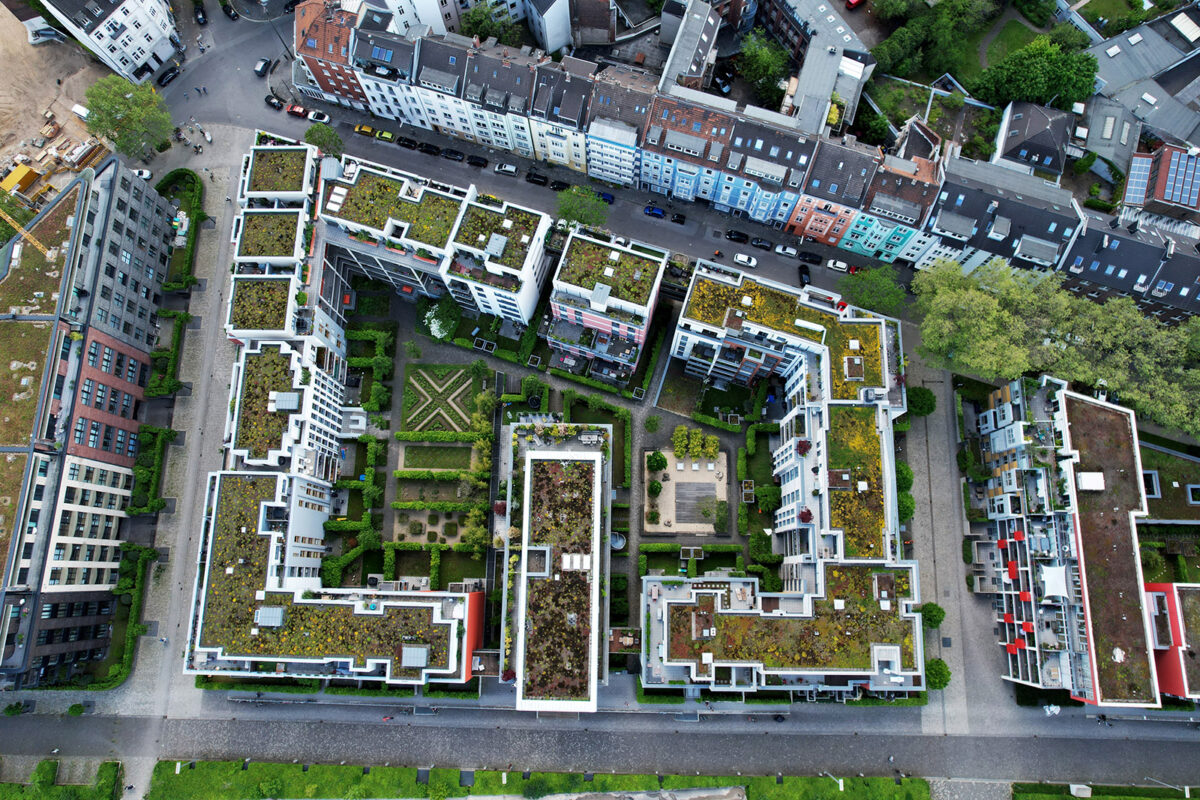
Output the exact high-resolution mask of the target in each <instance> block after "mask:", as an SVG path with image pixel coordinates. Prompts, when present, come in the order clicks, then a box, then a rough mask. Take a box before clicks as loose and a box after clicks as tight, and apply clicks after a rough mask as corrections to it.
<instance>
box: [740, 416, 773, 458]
mask: <svg viewBox="0 0 1200 800" xmlns="http://www.w3.org/2000/svg"><path fill="white" fill-rule="evenodd" d="M760 432H761V433H779V423H777V422H757V423H755V424H753V425H751V426H750V427H748V428H746V455H748V456H750V457H751V458H753V457H754V454H755V453H756V452H757V451H758V434H759V433H760Z"/></svg>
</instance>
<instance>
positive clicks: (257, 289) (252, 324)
mask: <svg viewBox="0 0 1200 800" xmlns="http://www.w3.org/2000/svg"><path fill="white" fill-rule="evenodd" d="M290 290H291V281H290V280H279V279H275V280H265V279H264V280H259V279H249V280H247V279H242V278H238V279H235V280H234V282H233V299H232V300H231V301H230V303H231V304H230V309H229V323H230V324H231V325H232V326H233V327H234V328H235V329H237V330H243V331H246V330H254V331H278V330H282V329H283V327H284V326H285V325H286V324H287V307H288V292H289V291H290Z"/></svg>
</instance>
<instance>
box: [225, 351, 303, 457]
mask: <svg viewBox="0 0 1200 800" xmlns="http://www.w3.org/2000/svg"><path fill="white" fill-rule="evenodd" d="M243 363H244V365H245V366H244V368H243V371H242V385H241V388H240V395H239V396H240V398H241V399H240V404H239V406H238V424H237V444H235V445H234V447H236V448H239V449H245V450H248V451H249V452H250V457H251V458H266V456H267V453H268V452H270V451H271V450H273V449H279V447H280V446H281V444H282V442H283V432H284V430H286V429H287V424H288V417H289V416H290V414H289V412H287V411H274V412H272V411H268V410H267V408H268V405H269V402H270V395H271V392H290V391H293V390H294V380H293V378H294V376H293V374H292V368H291V358H290V357H289V356H287V355H284V353H283V352H282V351H281V350H280V348H278V347H264V348H263V349H262V352H261V353H247V354H246V356H245V358H244V360H243Z"/></svg>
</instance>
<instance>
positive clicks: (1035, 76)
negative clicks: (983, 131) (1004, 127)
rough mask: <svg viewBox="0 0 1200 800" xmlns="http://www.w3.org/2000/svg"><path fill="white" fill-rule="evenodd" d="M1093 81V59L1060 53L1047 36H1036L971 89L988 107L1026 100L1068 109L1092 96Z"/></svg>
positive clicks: (991, 67)
mask: <svg viewBox="0 0 1200 800" xmlns="http://www.w3.org/2000/svg"><path fill="white" fill-rule="evenodd" d="M1095 81H1096V57H1095V56H1093V55H1091V54H1090V53H1082V52H1070V51H1067V50H1064V49H1063V48H1062V46H1061V45H1059V44H1058V43H1056V42H1054V41H1053V40H1051V38H1050V37H1049V36H1039V37H1037V38H1036V39H1034V40H1033V41H1032V42H1030V43H1029V44H1027V45H1025V46H1024V47H1022V48H1021V49H1020V50H1017V51H1016V52H1013V53H1009V54H1008V55H1007V56H1005V58H1004V60H1003V61H1001V62H1000V63H999V64H993V65H992V66H990V67H988V68H987V69H985V70H984V71H983V72H982V73H981V74H980V76H979V77H978V78H977V79H976V80H975V85H974V87H973V88H974V91H975V93H976V94H977V95H979V96H980V97H981V98H982V99H983V100H985V101H987V102H988V103H991V104H992V105H998V106H1002V105H1005V104H1007V103H1010V102H1012V101H1013V100H1027V101H1029V102H1031V103H1038V104H1039V105H1050V104H1051V103H1053V104H1054V105H1056V106H1058V107H1059V108H1070V107H1071V104H1072V103H1076V102H1081V101H1083V100H1086V99H1087V98H1089V97H1091V96H1092V92H1093V90H1094V87H1095Z"/></svg>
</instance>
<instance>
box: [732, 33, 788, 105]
mask: <svg viewBox="0 0 1200 800" xmlns="http://www.w3.org/2000/svg"><path fill="white" fill-rule="evenodd" d="M789 60H790V57H789V56H788V52H787V50H785V49H784V48H783V45H781V44H780V43H779V42H777V41H775V40H774V39H773V38H771V36H770V35H769V34H767V32H766V31H764V30H763V29H762V28H755V29H754V30H752V31H750V33H748V34H746V35H745V36H744V37H743V38H742V48H741V52H740V55H739V56H738V60H737V70H738V74H739V75H741V76H742V78H743V79H744V80H745V81H746V82H747V83H749V84H751V85H753V86H754V92H755V94H756V95H757V96H758V97H759V99H760V100H763V101H764V102H769V100H770V99H772V98H775V99H776V101H777V98H776V96H777V95H779V87H778V84H779V81H780V80H782V79H783V78H784V77H786V76H787V72H788V61H789Z"/></svg>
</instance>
